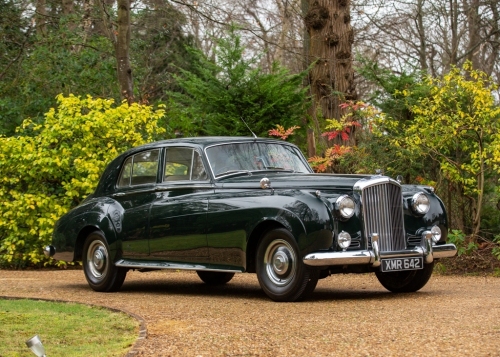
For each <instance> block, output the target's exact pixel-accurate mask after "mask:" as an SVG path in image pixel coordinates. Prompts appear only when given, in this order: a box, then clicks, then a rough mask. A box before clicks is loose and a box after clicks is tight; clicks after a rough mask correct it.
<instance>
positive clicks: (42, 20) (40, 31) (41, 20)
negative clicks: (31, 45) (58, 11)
mask: <svg viewBox="0 0 500 357" xmlns="http://www.w3.org/2000/svg"><path fill="white" fill-rule="evenodd" d="M46 5H47V3H46V1H45V0H37V1H36V9H35V11H36V16H35V21H36V34H37V35H38V36H45V35H46V34H47V8H46Z"/></svg>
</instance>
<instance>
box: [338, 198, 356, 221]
mask: <svg viewBox="0 0 500 357" xmlns="http://www.w3.org/2000/svg"><path fill="white" fill-rule="evenodd" d="M355 207H356V203H354V200H353V199H352V198H351V197H349V196H347V195H342V196H340V197H339V198H337V201H335V209H336V210H337V212H338V213H339V214H340V217H342V218H343V219H349V218H351V217H352V215H353V214H354V208H355Z"/></svg>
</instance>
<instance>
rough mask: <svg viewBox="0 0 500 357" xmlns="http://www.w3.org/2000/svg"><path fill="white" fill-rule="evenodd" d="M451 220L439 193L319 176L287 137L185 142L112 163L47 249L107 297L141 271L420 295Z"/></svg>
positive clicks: (279, 296) (287, 289)
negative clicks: (336, 277) (75, 264)
mask: <svg viewBox="0 0 500 357" xmlns="http://www.w3.org/2000/svg"><path fill="white" fill-rule="evenodd" d="M447 223H448V222H447V216H446V212H445V208H444V205H443V202H442V201H441V200H440V199H439V197H437V196H436V195H435V193H434V190H433V189H432V188H431V187H428V186H416V185H403V184H401V182H399V181H398V180H394V179H392V178H389V177H387V176H382V175H380V174H377V175H342V174H315V173H313V171H312V170H311V168H310V166H309V165H308V163H307V160H306V159H305V158H304V156H303V155H302V153H301V152H300V150H299V149H298V148H297V147H296V146H294V145H292V144H289V143H287V142H283V141H278V140H272V139H262V138H251V137H249V138H241V137H200V138H184V139H174V140H165V141H159V142H155V143H151V144H147V145H143V146H140V147H136V148H133V149H131V150H129V151H127V152H125V153H123V154H122V155H120V156H118V157H117V158H116V159H115V160H113V161H112V162H111V163H110V164H109V166H108V167H107V168H106V170H105V171H104V173H103V175H102V177H101V179H100V182H99V184H98V186H97V188H96V190H95V193H93V194H92V195H90V196H89V197H87V198H86V199H85V200H84V201H83V202H82V203H81V204H80V205H79V206H78V207H76V208H74V209H73V210H71V211H70V212H68V213H67V214H66V215H64V216H63V217H62V218H61V219H59V221H58V222H57V224H56V227H55V229H54V237H53V243H52V245H50V246H47V247H46V248H45V253H46V254H47V255H50V256H53V257H54V258H55V259H63V260H67V261H82V262H83V270H84V273H85V277H86V279H87V281H88V284H89V285H90V287H91V288H92V289H94V290H96V291H102V292H109V291H117V290H119V289H120V287H121V286H122V284H123V282H124V280H125V276H126V274H127V271H128V270H130V269H137V270H139V271H149V270H152V269H184V270H193V271H196V272H197V274H198V276H199V277H200V279H201V280H202V281H203V282H205V283H207V284H210V285H219V284H225V283H227V282H229V281H230V280H231V279H232V277H233V276H234V274H235V273H243V272H248V273H256V275H257V279H258V281H259V284H260V286H261V287H262V290H263V291H264V292H265V294H267V295H268V296H269V297H270V298H271V299H272V300H275V301H297V300H300V299H303V298H305V297H306V296H307V295H309V294H310V293H312V292H313V290H314V288H315V287H316V284H317V282H318V279H322V278H326V277H328V276H330V275H331V274H339V273H375V275H376V277H377V278H378V280H379V281H380V283H381V284H382V285H383V286H384V287H385V288H386V289H388V290H390V291H392V292H414V291H417V290H419V289H421V288H422V287H423V286H424V285H425V284H426V283H427V281H428V280H429V279H430V277H431V275H432V270H433V267H434V263H435V261H436V259H439V258H444V257H451V256H453V255H455V254H456V247H455V246H454V245H453V244H447V243H446V237H447V233H448V226H447Z"/></svg>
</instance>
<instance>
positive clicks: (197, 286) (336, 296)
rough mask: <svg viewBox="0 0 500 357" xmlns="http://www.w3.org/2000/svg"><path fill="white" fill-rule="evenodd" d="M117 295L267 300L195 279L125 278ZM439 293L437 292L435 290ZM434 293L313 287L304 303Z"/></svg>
mask: <svg viewBox="0 0 500 357" xmlns="http://www.w3.org/2000/svg"><path fill="white" fill-rule="evenodd" d="M67 288H68V289H74V290H87V291H88V290H90V287H89V286H88V285H86V284H69V285H68V286H67ZM117 294H124V295H127V296H131V297H133V296H134V295H140V299H144V298H145V295H165V296H199V297H211V298H214V297H223V298H225V299H227V298H229V299H231V298H234V299H247V300H255V301H257V300H261V301H270V299H269V298H268V297H267V296H266V295H265V294H264V292H263V291H262V290H261V289H260V287H259V285H258V284H252V285H249V284H248V283H246V284H242V283H238V282H230V283H228V284H226V285H222V286H210V285H207V284H205V283H202V282H198V281H192V280H188V281H179V280H174V281H172V280H168V279H165V280H157V279H152V280H147V279H145V280H142V281H131V282H127V281H125V284H124V285H123V287H122V288H121V289H120V291H119V292H118V293H117ZM437 294H438V295H439V293H437ZM434 295H436V292H433V293H429V292H425V291H419V292H416V293H404V294H394V293H391V292H389V291H384V290H380V291H379V290H365V289H364V288H362V287H360V288H359V289H358V288H356V287H353V288H352V289H348V290H346V289H342V290H339V289H327V288H316V290H315V291H314V292H313V293H312V294H311V296H309V298H308V299H306V300H305V302H309V303H314V302H325V301H333V300H335V301H344V300H345V301H347V300H365V301H371V300H374V301H379V302H380V301H382V300H385V301H397V300H404V299H408V298H424V297H426V296H434Z"/></svg>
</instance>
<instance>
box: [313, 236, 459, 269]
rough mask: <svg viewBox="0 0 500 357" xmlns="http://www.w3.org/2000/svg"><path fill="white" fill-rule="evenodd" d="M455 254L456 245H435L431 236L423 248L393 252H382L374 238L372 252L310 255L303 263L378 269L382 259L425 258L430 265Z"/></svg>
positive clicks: (425, 240)
mask: <svg viewBox="0 0 500 357" xmlns="http://www.w3.org/2000/svg"><path fill="white" fill-rule="evenodd" d="M455 254H457V247H456V246H455V245H454V244H442V245H433V244H432V235H431V234H427V235H425V236H424V239H423V245H422V246H417V247H414V248H411V249H405V250H398V251H393V252H380V251H379V248H378V236H373V237H372V249H370V250H357V251H344V252H317V253H310V254H308V255H306V256H305V257H304V259H303V261H304V264H306V265H309V266H314V267H325V266H332V265H367V264H370V265H372V266H373V267H374V268H377V267H379V266H380V261H381V259H389V258H410V257H424V261H425V263H426V264H430V263H432V262H433V261H434V259H439V258H448V257H453V256H454V255H455Z"/></svg>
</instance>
